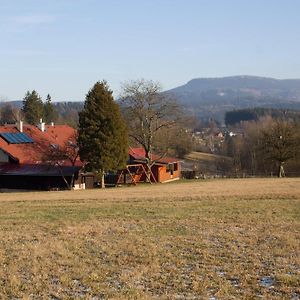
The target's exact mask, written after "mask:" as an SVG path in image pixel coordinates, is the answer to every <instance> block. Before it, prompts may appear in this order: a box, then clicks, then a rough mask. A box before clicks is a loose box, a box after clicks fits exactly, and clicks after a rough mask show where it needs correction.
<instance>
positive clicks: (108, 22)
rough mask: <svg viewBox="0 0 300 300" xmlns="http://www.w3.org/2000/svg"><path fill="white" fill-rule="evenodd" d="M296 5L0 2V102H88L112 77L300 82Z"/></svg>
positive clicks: (227, 0) (299, 4) (240, 0)
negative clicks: (29, 94)
mask: <svg viewBox="0 0 300 300" xmlns="http://www.w3.org/2000/svg"><path fill="white" fill-rule="evenodd" d="M299 12H300V1H298V0H147V1H146V0H109V1H108V0H106V1H104V0H0V99H7V100H15V99H22V98H23V97H24V95H25V93H26V91H27V90H32V89H36V90H37V92H38V93H39V94H40V95H41V96H42V97H43V98H45V96H46V94H47V93H50V94H51V95H52V98H53V100H56V101H76V100H84V97H85V94H86V93H87V91H88V90H89V89H90V88H91V86H92V85H93V84H94V83H95V82H96V81H97V80H102V79H106V80H107V81H108V83H109V85H110V86H111V88H112V89H113V90H114V92H115V95H116V96H117V95H118V93H119V91H120V86H121V83H122V82H124V81H128V80H131V79H139V78H145V79H153V80H156V81H160V82H161V84H162V86H163V88H164V89H169V88H172V87H176V86H178V85H181V84H184V83H186V82H187V81H188V80H190V79H192V78H195V77H220V76H231V75H259V76H267V77H275V78H300V18H299Z"/></svg>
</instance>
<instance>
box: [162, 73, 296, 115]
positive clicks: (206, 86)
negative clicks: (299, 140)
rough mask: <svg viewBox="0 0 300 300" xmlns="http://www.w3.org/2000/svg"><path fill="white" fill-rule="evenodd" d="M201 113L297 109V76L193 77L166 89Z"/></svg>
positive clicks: (186, 105)
mask: <svg viewBox="0 0 300 300" xmlns="http://www.w3.org/2000/svg"><path fill="white" fill-rule="evenodd" d="M165 93H167V94H172V95H174V96H175V97H176V98H177V99H178V100H179V102H180V103H181V104H183V105H184V106H185V107H186V108H187V109H192V110H193V111H195V112H196V113H197V114H198V115H199V116H200V117H203V118H208V117H215V118H217V119H219V120H222V118H224V114H225V112H226V111H230V110H234V109H242V108H254V107H270V108H282V109H300V79H274V78H267V77H258V76H231V77H220V78H196V79H192V80H190V81H189V82H187V83H186V84H185V85H182V86H179V87H176V88H174V89H171V90H168V91H166V92H165Z"/></svg>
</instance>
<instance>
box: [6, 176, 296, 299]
mask: <svg viewBox="0 0 300 300" xmlns="http://www.w3.org/2000/svg"><path fill="white" fill-rule="evenodd" d="M0 205H1V210H0V265H1V268H0V298H1V299H256V298H257V299H260V298H262V299H299V297H300V289H299V286H300V279H299V278H300V267H299V266H300V254H299V252H300V249H299V238H300V234H299V232H300V179H282V180H279V179H260V180H256V179H248V180H241V179H240V180H215V181H199V182H187V183H180V182H179V183H172V184H166V185H156V186H148V185H145V186H140V187H136V188H133V187H130V188H118V189H110V190H108V189H107V190H105V191H100V190H92V191H82V192H81V191H78V192H44V193H14V194H0Z"/></svg>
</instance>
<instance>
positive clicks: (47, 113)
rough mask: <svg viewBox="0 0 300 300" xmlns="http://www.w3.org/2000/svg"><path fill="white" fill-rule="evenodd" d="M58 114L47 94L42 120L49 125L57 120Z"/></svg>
mask: <svg viewBox="0 0 300 300" xmlns="http://www.w3.org/2000/svg"><path fill="white" fill-rule="evenodd" d="M57 117H58V114H57V111H56V110H55V108H54V106H53V104H52V102H51V96H50V95H49V94H48V95H47V98H46V102H45V104H44V119H45V122H46V123H47V124H50V123H51V122H55V121H56V120H57Z"/></svg>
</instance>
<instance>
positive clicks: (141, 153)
mask: <svg viewBox="0 0 300 300" xmlns="http://www.w3.org/2000/svg"><path fill="white" fill-rule="evenodd" d="M129 155H130V156H131V157H132V158H133V159H134V160H140V161H145V160H146V152H145V150H144V148H131V147H130V148H129ZM151 159H152V160H154V161H157V162H158V163H162V164H170V163H175V162H178V159H177V158H173V157H167V156H164V157H161V156H160V155H157V154H154V153H153V154H152V155H151Z"/></svg>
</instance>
